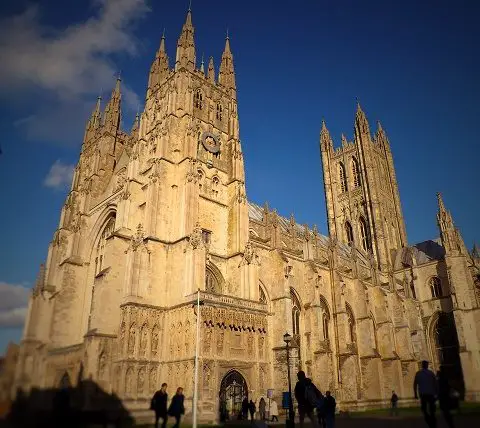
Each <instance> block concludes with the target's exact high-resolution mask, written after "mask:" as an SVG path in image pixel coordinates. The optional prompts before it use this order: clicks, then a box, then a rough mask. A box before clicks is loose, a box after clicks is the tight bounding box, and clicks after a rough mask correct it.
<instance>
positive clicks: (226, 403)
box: [219, 370, 248, 421]
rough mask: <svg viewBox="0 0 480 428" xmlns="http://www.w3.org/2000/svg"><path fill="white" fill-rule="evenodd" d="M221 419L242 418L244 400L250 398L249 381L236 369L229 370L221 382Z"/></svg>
mask: <svg viewBox="0 0 480 428" xmlns="http://www.w3.org/2000/svg"><path fill="white" fill-rule="evenodd" d="M219 396H220V421H225V420H227V419H230V420H234V419H240V417H241V415H242V401H243V399H244V398H245V397H247V398H248V388H247V381H246V380H245V378H244V377H243V376H242V375H241V374H240V373H239V372H238V371H236V370H231V371H229V372H228V373H227V374H226V375H225V376H224V377H223V379H222V383H221V384H220V394H219Z"/></svg>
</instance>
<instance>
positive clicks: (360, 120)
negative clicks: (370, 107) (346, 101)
mask: <svg viewBox="0 0 480 428" xmlns="http://www.w3.org/2000/svg"><path fill="white" fill-rule="evenodd" d="M355 131H358V132H360V133H361V134H368V135H370V126H369V124H368V120H367V116H366V115H365V113H364V111H363V110H362V107H361V106H360V103H359V101H358V100H357V111H356V113H355Z"/></svg>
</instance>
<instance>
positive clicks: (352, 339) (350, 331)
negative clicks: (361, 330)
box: [346, 303, 357, 343]
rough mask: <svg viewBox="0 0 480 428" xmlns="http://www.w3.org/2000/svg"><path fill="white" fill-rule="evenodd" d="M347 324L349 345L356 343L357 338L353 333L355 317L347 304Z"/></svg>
mask: <svg viewBox="0 0 480 428" xmlns="http://www.w3.org/2000/svg"><path fill="white" fill-rule="evenodd" d="M346 311H347V324H348V334H349V339H350V340H349V343H355V342H356V341H357V336H356V333H355V317H354V316H353V312H352V308H351V307H350V305H349V304H348V303H347V304H346Z"/></svg>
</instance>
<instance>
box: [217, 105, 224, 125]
mask: <svg viewBox="0 0 480 428" xmlns="http://www.w3.org/2000/svg"><path fill="white" fill-rule="evenodd" d="M222 111H223V108H222V105H221V104H220V103H218V104H217V120H220V121H221V120H222Z"/></svg>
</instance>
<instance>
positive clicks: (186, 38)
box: [175, 8, 195, 71]
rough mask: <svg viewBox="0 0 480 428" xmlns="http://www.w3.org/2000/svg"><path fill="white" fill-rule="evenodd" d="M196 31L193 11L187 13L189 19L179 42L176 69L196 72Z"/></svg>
mask: <svg viewBox="0 0 480 428" xmlns="http://www.w3.org/2000/svg"><path fill="white" fill-rule="evenodd" d="M194 33H195V30H194V28H193V25H192V11H191V10H190V8H189V9H188V11H187V18H186V20H185V24H183V28H182V32H181V34H180V37H179V38H178V42H177V58H176V61H175V69H179V68H181V67H185V68H186V69H187V70H190V71H193V70H195V40H194Z"/></svg>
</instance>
